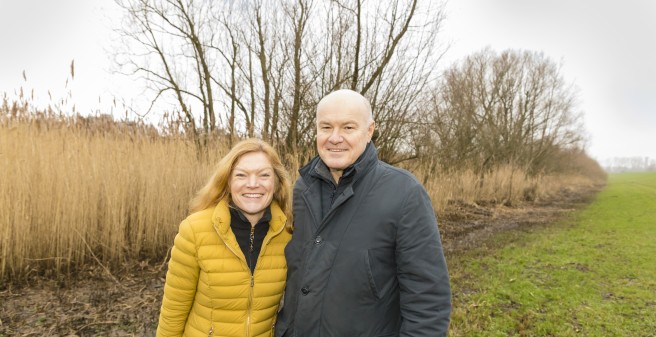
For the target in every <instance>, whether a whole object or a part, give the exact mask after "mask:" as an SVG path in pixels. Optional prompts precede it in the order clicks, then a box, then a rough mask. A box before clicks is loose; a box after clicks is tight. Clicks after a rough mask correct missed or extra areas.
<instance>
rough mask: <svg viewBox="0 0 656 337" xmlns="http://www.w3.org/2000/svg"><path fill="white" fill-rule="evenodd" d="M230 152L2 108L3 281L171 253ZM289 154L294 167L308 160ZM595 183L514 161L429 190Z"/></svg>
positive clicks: (501, 200)
mask: <svg viewBox="0 0 656 337" xmlns="http://www.w3.org/2000/svg"><path fill="white" fill-rule="evenodd" d="M5 107H6V104H5ZM5 112H7V110H6V109H5ZM8 115H9V114H8V113H7V114H5V116H8ZM91 121H96V122H97V119H92V120H91ZM117 125H121V127H117ZM151 131H152V130H151ZM226 151H227V144H225V143H221V142H217V144H215V145H211V148H210V150H209V154H210V155H209V159H208V160H205V161H200V160H199V159H198V158H197V156H196V152H195V149H194V147H193V144H192V143H191V142H189V141H187V140H185V139H183V138H181V137H161V136H158V135H156V134H153V132H147V130H146V131H144V130H141V131H138V132H137V131H135V130H134V128H131V127H130V126H129V125H125V124H117V123H114V122H106V123H95V122H94V123H91V122H90V120H85V119H72V120H71V119H62V118H51V117H43V116H42V117H37V118H27V119H21V118H6V117H5V118H4V119H3V117H2V116H0V234H1V238H0V246H1V248H0V286H1V285H2V283H4V282H5V281H8V280H13V281H20V280H21V279H24V278H26V277H28V276H29V275H33V274H47V275H70V274H71V273H72V272H74V271H75V270H76V268H78V267H80V266H83V265H85V264H89V263H92V264H95V263H99V264H102V266H103V267H107V268H110V269H112V268H120V266H121V265H122V264H124V263H126V262H128V263H129V262H134V261H143V260H153V259H155V260H157V261H161V260H163V259H164V258H165V257H166V255H167V251H168V249H169V248H170V246H171V244H172V240H173V237H174V235H175V233H176V231H177V225H178V223H179V222H180V220H181V219H182V218H184V217H185V216H186V213H187V205H188V201H189V199H190V198H191V196H192V195H193V193H194V192H195V191H196V190H197V189H198V188H199V187H200V186H201V185H202V184H203V183H204V182H205V180H206V179H207V178H208V177H209V175H210V174H211V170H212V168H213V166H214V163H216V162H217V161H218V159H219V158H220V157H221V156H222V155H223V154H224V153H225V152H226ZM308 151H309V150H308ZM308 151H305V152H303V155H302V156H303V158H305V157H309V152H308ZM306 152H307V153H306ZM311 152H313V151H311ZM284 158H285V161H286V164H287V166H288V168H289V169H290V170H291V171H292V175H293V176H296V175H297V174H296V169H297V168H298V166H299V165H301V164H302V162H301V161H305V160H304V159H303V160H300V159H296V158H293V157H290V156H289V155H285V156H284ZM414 173H416V174H417V176H423V177H425V176H427V175H426V174H425V173H424V172H421V169H415V172H414ZM592 184H594V182H593V181H591V180H590V179H588V178H585V177H583V176H582V175H571V176H563V175H557V176H538V177H529V176H527V175H526V174H525V172H523V171H522V170H520V169H517V168H515V167H511V166H507V167H501V168H499V169H497V170H495V171H493V172H491V173H489V174H487V175H485V176H483V177H481V176H480V175H478V174H476V173H475V172H474V171H473V170H470V169H463V170H462V171H459V172H452V173H440V174H438V175H434V176H430V178H429V179H428V180H427V182H426V190H427V191H428V193H429V195H430V196H431V198H432V201H433V205H434V207H435V209H436V211H437V212H438V215H439V213H440V212H442V211H444V210H445V208H446V207H447V205H448V204H449V203H450V202H452V201H458V202H465V203H479V204H480V203H493V204H497V205H501V204H506V205H508V204H515V203H518V202H524V201H533V200H539V199H541V198H545V197H548V196H550V195H552V194H554V193H555V192H556V191H559V190H561V189H563V188H576V187H578V186H582V185H592Z"/></svg>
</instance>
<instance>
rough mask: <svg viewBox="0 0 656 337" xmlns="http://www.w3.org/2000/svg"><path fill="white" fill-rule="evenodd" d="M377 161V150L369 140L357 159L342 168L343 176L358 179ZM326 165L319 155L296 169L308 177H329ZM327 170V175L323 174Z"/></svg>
mask: <svg viewBox="0 0 656 337" xmlns="http://www.w3.org/2000/svg"><path fill="white" fill-rule="evenodd" d="M377 162H378V151H377V150H376V146H375V145H374V143H373V142H369V143H368V144H367V146H366V147H365V149H364V152H363V153H362V154H361V155H360V157H358V160H356V161H355V163H354V164H353V165H351V166H349V167H347V168H346V169H345V170H344V177H346V176H352V177H353V179H352V181H353V182H355V181H356V180H358V179H360V177H361V176H363V175H365V173H366V172H368V171H369V170H371V168H372V167H373V166H374V165H375V164H376V163H377ZM327 169H328V168H327V166H326V164H325V163H324V162H323V160H321V157H319V156H316V157H314V158H312V160H310V162H309V163H308V164H307V165H305V166H303V167H302V168H300V169H299V170H298V172H299V174H300V175H301V176H302V177H303V178H304V179H307V178H310V176H312V177H315V178H322V179H330V181H332V177H330V172H329V171H327ZM326 172H328V176H325V174H326Z"/></svg>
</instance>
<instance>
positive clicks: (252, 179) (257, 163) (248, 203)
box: [230, 152, 276, 225]
mask: <svg viewBox="0 0 656 337" xmlns="http://www.w3.org/2000/svg"><path fill="white" fill-rule="evenodd" d="M275 185H276V178H275V172H274V171H273V166H271V162H270V161H269V158H268V157H267V155H266V154H264V153H263V152H250V153H247V154H245V155H242V156H241V157H240V158H239V159H238V160H237V163H236V164H235V167H234V168H233V170H232V173H231V174H230V194H231V195H232V201H233V202H234V203H235V205H237V207H239V209H241V211H242V212H243V213H244V215H245V216H246V218H247V219H248V221H250V223H251V225H255V224H256V223H257V221H258V220H260V218H262V215H263V214H264V210H265V209H266V208H267V207H268V206H269V204H271V200H272V199H273V193H274V192H275V187H276V186H275Z"/></svg>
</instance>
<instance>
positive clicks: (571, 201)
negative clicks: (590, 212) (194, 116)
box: [0, 186, 603, 337]
mask: <svg viewBox="0 0 656 337" xmlns="http://www.w3.org/2000/svg"><path fill="white" fill-rule="evenodd" d="M602 187H603V186H599V187H597V188H591V189H588V190H582V191H569V190H564V191H562V192H561V193H560V195H558V196H556V197H554V198H552V199H551V200H546V201H541V202H537V203H533V204H530V205H516V206H511V207H508V206H498V205H488V206H481V205H474V204H465V203H453V204H452V205H450V207H449V208H448V210H447V211H446V212H444V214H441V215H440V216H439V222H440V231H441V233H442V239H443V242H444V250H445V254H446V256H447V261H448V259H449V256H450V255H451V254H457V253H458V252H459V251H463V250H468V249H470V248H472V247H477V246H480V245H481V244H484V243H485V244H487V243H490V242H489V241H490V240H489V238H490V237H491V236H492V235H493V234H495V233H499V232H503V231H531V230H532V229H534V228H536V226H544V225H547V224H549V223H552V222H553V221H555V220H556V219H558V218H559V217H562V216H563V215H564V213H568V212H570V211H572V210H575V209H578V208H580V207H581V206H583V205H586V204H587V203H589V202H590V201H591V200H592V199H593V197H594V195H596V193H597V192H598V191H599V190H600V189H601V188H602ZM165 273H166V271H165V265H164V264H162V263H161V262H158V263H156V264H147V263H141V264H139V263H135V265H132V266H128V267H126V268H125V270H124V271H120V272H115V273H114V274H113V275H112V274H109V272H107V271H106V270H105V269H103V268H101V267H100V266H92V267H89V269H87V270H84V271H80V272H79V273H78V276H77V277H76V279H74V280H69V279H66V280H52V279H39V278H35V279H33V280H31V281H30V282H29V283H28V284H25V285H22V286H20V287H18V286H7V287H6V288H5V289H1V290H0V303H1V305H0V337H4V336H41V335H48V336H154V335H155V327H156V325H157V319H158V314H159V306H160V301H161V296H162V286H163V282H164V277H165Z"/></svg>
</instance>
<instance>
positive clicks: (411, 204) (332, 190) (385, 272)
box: [275, 90, 451, 337]
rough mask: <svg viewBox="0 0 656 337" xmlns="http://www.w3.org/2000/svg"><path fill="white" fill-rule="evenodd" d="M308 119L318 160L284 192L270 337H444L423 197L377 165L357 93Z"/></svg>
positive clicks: (445, 309) (395, 171)
mask: <svg viewBox="0 0 656 337" xmlns="http://www.w3.org/2000/svg"><path fill="white" fill-rule="evenodd" d="M316 119H317V150H318V152H319V156H318V157H315V158H314V159H312V161H310V163H309V164H308V165H306V166H305V167H303V168H301V169H300V171H299V173H300V177H299V179H298V180H297V182H296V185H295V186H294V195H293V211H294V234H293V236H292V240H291V241H290V242H289V244H288V245H287V248H286V249H285V257H286V258H287V268H288V272H287V287H286V291H285V298H284V304H283V309H282V310H281V312H280V313H279V315H278V322H277V323H276V327H275V329H276V336H278V337H283V336H284V337H329V336H331V337H355V336H363V337H374V336H414V337H419V336H426V337H428V336H430V337H436V336H446V333H447V330H448V326H449V315H450V312H451V290H450V286H449V277H448V273H447V267H446V262H445V260H444V255H443V253H442V245H441V242H440V237H439V232H438V229H437V220H436V219H435V212H434V210H433V208H432V205H431V202H430V199H429V197H428V195H427V193H426V191H425V190H424V188H423V187H422V186H421V185H420V184H419V182H418V181H417V180H416V179H415V178H414V177H413V176H412V175H411V174H410V173H408V172H407V171H405V170H402V169H399V168H395V167H393V166H390V165H388V164H385V163H384V162H381V161H379V160H378V157H377V153H376V148H375V147H374V145H373V143H372V142H371V136H372V135H373V132H374V127H375V124H374V121H373V118H372V113H371V106H370V105H369V102H368V101H367V100H366V99H365V98H364V97H363V96H361V95H360V94H359V93H356V92H354V91H351V90H338V91H335V92H333V93H331V94H329V95H327V96H326V97H324V98H323V99H322V100H321V102H319V105H318V106H317V116H316Z"/></svg>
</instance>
